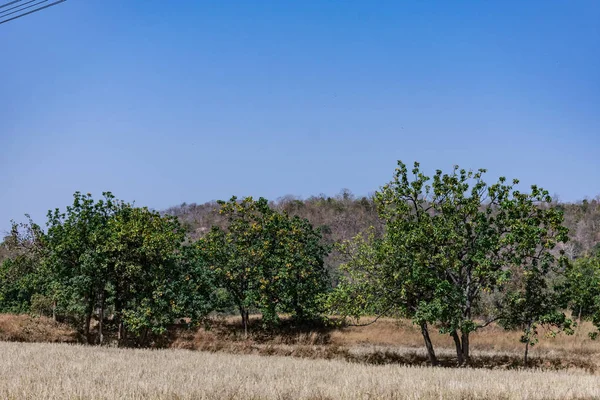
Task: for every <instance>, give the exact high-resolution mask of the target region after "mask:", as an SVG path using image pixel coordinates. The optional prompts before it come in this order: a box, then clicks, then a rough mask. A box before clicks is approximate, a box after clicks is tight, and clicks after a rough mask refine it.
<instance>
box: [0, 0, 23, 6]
mask: <svg viewBox="0 0 600 400" xmlns="http://www.w3.org/2000/svg"><path fill="white" fill-rule="evenodd" d="M20 1H22V0H15V1H11V2H10V3H6V4H2V5H1V6H0V8H4V7H8V6H10V5H11V4H15V3H18V2H20Z"/></svg>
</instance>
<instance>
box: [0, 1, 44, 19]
mask: <svg viewBox="0 0 600 400" xmlns="http://www.w3.org/2000/svg"><path fill="white" fill-rule="evenodd" d="M17 1H23V0H17ZM34 1H38V0H29V1H27V2H25V3H23V4H17V5H16V6H14V7H11V8H7V9H6V10H2V11H0V14H4V13H7V12H9V11H10V10H14V9H15V8H19V7H23V6H24V5H26V4H29V3H33V2H34ZM9 5H10V4H5V5H4V6H3V7H6V6H9ZM34 5H35V4H34ZM32 7H33V6H32ZM19 11H20V10H17V11H15V12H19ZM11 14H13V13H11ZM6 15H10V14H6ZM0 17H3V15H0Z"/></svg>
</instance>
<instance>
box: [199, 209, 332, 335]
mask: <svg viewBox="0 0 600 400" xmlns="http://www.w3.org/2000/svg"><path fill="white" fill-rule="evenodd" d="M219 204H220V206H221V208H220V210H219V212H220V213H221V215H224V216H226V217H227V226H226V228H225V229H222V228H219V227H213V229H212V230H211V232H210V233H209V234H208V235H207V236H206V237H205V238H203V239H200V240H199V242H198V244H197V245H198V247H199V248H200V249H201V250H202V252H203V253H204V254H205V255H206V259H207V260H208V261H209V263H210V265H211V268H212V270H213V271H214V272H215V274H216V276H217V280H218V282H220V283H221V284H222V285H223V286H224V288H225V289H226V290H227V291H228V292H229V294H230V296H231V298H232V300H233V302H234V303H235V304H236V306H237V308H238V310H239V312H240V315H241V318H242V324H243V327H244V332H245V334H246V335H247V333H248V322H249V312H250V309H257V310H259V311H260V312H261V313H262V316H263V321H264V322H265V323H266V324H267V325H273V324H276V323H277V322H278V321H279V317H278V313H279V312H292V313H293V314H294V315H295V316H296V317H298V318H307V317H310V316H313V315H314V314H315V313H317V312H318V302H317V300H316V299H317V297H318V296H319V295H320V294H322V293H323V292H324V291H325V290H326V288H327V274H326V272H325V268H324V265H323V257H324V256H325V255H326V254H327V248H326V247H325V246H324V245H323V244H321V241H320V239H321V237H320V234H319V232H318V231H315V230H314V229H313V228H312V226H311V225H310V224H309V223H308V221H306V220H302V219H300V218H291V217H289V216H288V215H287V214H286V213H281V212H277V211H275V210H273V209H272V208H270V207H269V204H268V201H267V200H266V199H264V198H260V199H259V200H257V201H254V200H253V199H252V198H251V197H247V198H244V199H242V200H241V201H238V199H237V198H236V197H232V198H231V199H230V200H229V201H228V202H220V203H219Z"/></svg>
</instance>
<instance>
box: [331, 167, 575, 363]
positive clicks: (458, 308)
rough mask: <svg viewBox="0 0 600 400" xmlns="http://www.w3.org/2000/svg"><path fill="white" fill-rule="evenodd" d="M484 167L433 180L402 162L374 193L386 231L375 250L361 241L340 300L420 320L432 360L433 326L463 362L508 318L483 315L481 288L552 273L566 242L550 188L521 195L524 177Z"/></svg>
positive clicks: (500, 286) (497, 314) (499, 314)
mask: <svg viewBox="0 0 600 400" xmlns="http://www.w3.org/2000/svg"><path fill="white" fill-rule="evenodd" d="M485 172H486V171H485V170H483V169H481V170H478V171H477V172H472V171H466V170H464V169H459V167H458V166H455V167H454V170H453V171H452V173H450V174H444V173H442V171H440V170H438V171H436V173H435V175H434V177H433V180H431V179H430V178H429V177H428V176H426V175H425V174H423V173H422V172H421V171H420V168H419V164H418V163H415V165H414V168H413V170H412V175H409V173H408V170H407V167H406V166H405V165H404V164H403V163H402V162H398V168H397V169H396V173H395V175H394V179H393V180H392V181H391V182H390V183H389V184H387V185H385V186H383V188H382V189H381V190H380V191H379V192H377V193H376V195H375V202H376V205H377V208H378V212H379V216H380V218H381V219H382V222H383V223H384V224H385V232H384V234H383V236H382V238H381V239H380V240H376V241H373V240H370V242H371V244H367V245H366V246H371V245H373V248H372V250H368V249H365V244H364V243H362V244H361V243H360V241H359V243H358V245H357V248H358V251H359V257H358V258H356V257H355V258H353V259H351V261H350V263H348V264H347V265H346V267H344V268H345V270H346V271H348V277H347V278H346V279H345V280H344V282H343V284H341V285H340V287H339V288H338V292H342V293H341V294H338V295H336V296H335V297H336V298H337V299H339V298H344V299H346V300H348V301H349V302H350V304H351V305H354V306H355V310H354V314H355V315H357V314H359V313H364V312H366V311H372V310H373V309H376V310H379V311H380V312H381V313H383V314H388V313H393V314H402V315H406V316H408V317H410V318H412V319H413V321H414V322H415V323H417V324H419V325H421V327H422V332H423V336H424V340H425V343H426V346H427V348H428V352H429V355H430V360H431V361H432V362H433V363H435V354H434V352H433V346H432V345H431V343H430V340H429V338H428V332H427V324H436V325H437V326H438V327H439V328H440V330H441V331H442V332H445V333H448V334H450V335H451V336H452V337H453V339H454V342H455V344H456V350H457V357H458V361H459V363H461V364H462V363H463V362H467V361H468V358H469V333H470V332H472V331H474V330H476V329H478V328H480V327H483V326H485V325H487V324H488V323H490V322H491V321H492V320H497V319H501V318H503V314H502V313H503V310H502V309H497V310H495V313H494V315H492V316H491V318H490V320H489V321H487V322H485V323H483V324H479V323H478V322H477V321H476V319H475V315H474V310H475V307H476V306H477V303H478V301H479V300H480V299H481V296H482V293H484V292H501V291H502V290H503V287H504V285H505V284H506V283H507V282H509V281H510V279H511V276H512V271H513V270H515V269H516V270H523V269H533V270H536V271H539V272H540V274H541V275H542V276H546V275H547V274H548V272H549V271H550V268H551V266H553V265H554V262H555V256H554V255H553V253H552V252H551V250H552V249H553V248H554V247H555V246H556V244H557V243H559V242H564V241H566V240H567V230H566V228H564V227H563V226H562V225H561V222H562V214H561V213H560V211H558V210H556V209H554V208H551V207H547V206H546V205H547V204H548V203H550V202H551V198H550V196H549V195H548V192H547V191H545V190H543V189H540V188H538V187H537V186H535V185H534V186H532V187H531V193H529V194H527V193H521V192H519V191H518V190H516V189H515V185H517V184H518V181H517V180H514V181H513V182H512V184H507V183H506V179H505V178H502V177H501V178H500V179H499V181H498V182H497V183H496V184H493V185H488V184H486V183H485V182H484V181H483V179H482V177H483V174H484V173H485ZM365 256H366V257H365ZM365 288H371V293H370V294H369V295H368V296H367V297H366V299H365V295H364V294H363V295H351V294H349V291H352V290H354V291H355V293H369V291H367V292H364V290H365ZM365 300H368V302H365ZM367 303H373V304H370V305H369V307H364V305H366V304H367Z"/></svg>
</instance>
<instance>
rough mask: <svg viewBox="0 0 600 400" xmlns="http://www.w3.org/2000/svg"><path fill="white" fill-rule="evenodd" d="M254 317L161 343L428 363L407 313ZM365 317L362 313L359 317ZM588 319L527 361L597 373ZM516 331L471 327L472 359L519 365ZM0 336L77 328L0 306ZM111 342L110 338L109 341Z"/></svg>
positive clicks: (54, 338)
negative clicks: (310, 319)
mask: <svg viewBox="0 0 600 400" xmlns="http://www.w3.org/2000/svg"><path fill="white" fill-rule="evenodd" d="M257 319H258V318H257V317H253V320H252V322H253V327H254V328H253V329H252V330H251V332H250V336H249V337H248V338H244V335H243V332H242V329H241V325H240V321H239V318H236V317H227V318H216V319H213V321H212V322H211V324H210V325H211V327H210V329H205V328H199V329H194V330H189V329H183V328H181V329H174V330H173V331H172V332H171V335H170V338H169V340H167V341H164V342H162V343H159V344H157V345H160V346H162V347H170V348H174V349H186V350H199V351H209V352H220V353H230V354H231V353H233V354H246V355H269V356H292V357H296V358H305V359H330V360H340V361H351V362H355V363H363V364H401V365H411V366H426V365H428V362H427V357H426V353H425V351H424V346H423V339H422V337H421V334H420V332H419V331H418V329H417V328H416V327H415V326H414V325H412V324H411V323H410V321H395V320H392V319H381V320H379V321H377V322H376V323H374V324H372V325H369V326H364V327H355V326H347V327H325V326H322V327H320V328H316V327H309V328H305V329H298V328H293V329H288V328H289V327H288V328H286V327H285V326H284V327H283V328H282V329H281V330H280V331H278V332H275V333H273V332H264V331H262V330H260V329H259V328H258V326H259V325H260V321H258V320H257ZM365 321H368V319H366V320H365ZM592 329H593V327H592V325H591V324H590V323H588V322H584V323H583V324H582V326H581V327H580V328H578V329H577V330H576V333H575V334H574V335H572V336H567V335H564V334H561V335H558V336H556V337H544V336H543V335H541V338H540V342H539V343H538V344H537V345H536V346H534V347H533V348H532V349H531V351H530V363H529V366H530V367H534V368H538V369H545V370H580V371H581V372H585V373H590V374H596V375H600V340H595V341H593V340H591V339H590V338H589V337H588V332H590V331H591V330H592ZM431 336H432V341H433V343H434V345H435V349H436V353H437V355H438V357H439V359H440V362H441V364H442V365H444V366H455V365H456V358H455V357H456V353H455V350H454V347H453V343H452V342H451V340H450V338H449V337H448V336H447V335H440V334H439V333H437V332H436V331H435V330H434V329H432V332H431ZM519 337H520V333H519V332H507V331H505V330H503V329H501V328H499V327H496V326H490V327H487V328H486V329H484V330H482V331H479V332H476V333H475V334H473V336H472V339H471V346H472V353H471V355H472V361H471V366H472V367H476V368H488V369H514V368H521V367H523V362H522V357H523V344H521V343H519ZM0 340H2V341H16V342H63V343H65V342H66V343H75V342H77V340H78V336H77V334H76V333H75V332H74V331H73V330H72V329H71V328H69V326H67V325H64V324H58V323H55V322H54V321H52V320H50V319H48V318H44V317H40V318H37V317H31V316H27V315H6V314H5V315H2V314H0ZM113 344H114V343H113Z"/></svg>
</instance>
